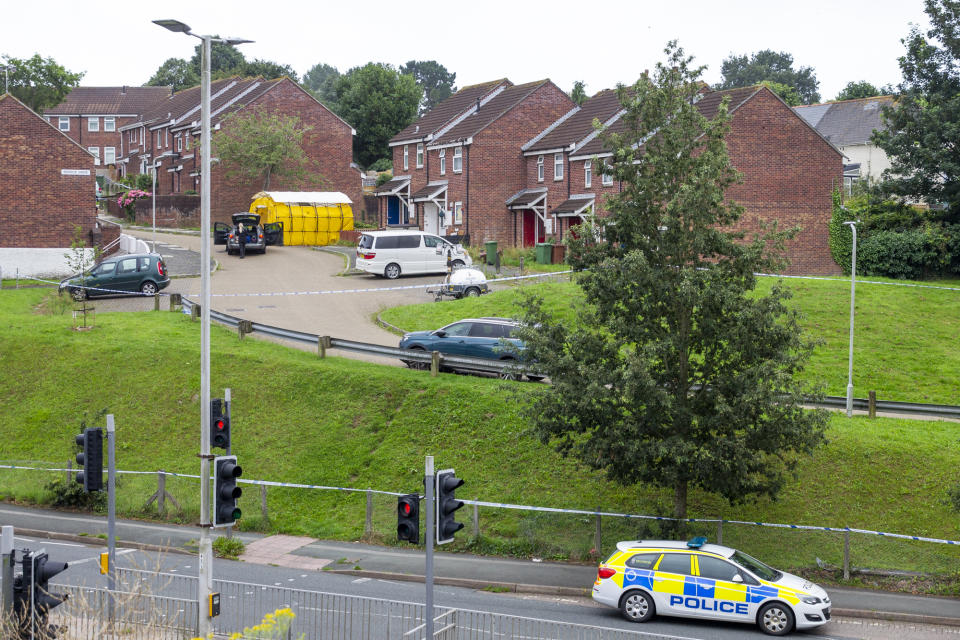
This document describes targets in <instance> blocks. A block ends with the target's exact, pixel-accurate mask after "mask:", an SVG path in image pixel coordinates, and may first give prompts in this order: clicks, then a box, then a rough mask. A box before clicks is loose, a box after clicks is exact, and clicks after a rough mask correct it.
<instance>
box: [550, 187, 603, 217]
mask: <svg viewBox="0 0 960 640" xmlns="http://www.w3.org/2000/svg"><path fill="white" fill-rule="evenodd" d="M594 200H595V197H594V195H593V194H592V193H585V194H577V195H573V196H570V198H569V199H567V200H564V201H563V202H561V203H560V204H559V205H557V208H556V209H554V210H553V211H551V212H550V213H552V214H553V215H555V216H557V217H558V218H572V217H574V216H580V217H581V218H582V217H583V216H584V214H585V213H589V211H590V210H592V209H593V203H594Z"/></svg>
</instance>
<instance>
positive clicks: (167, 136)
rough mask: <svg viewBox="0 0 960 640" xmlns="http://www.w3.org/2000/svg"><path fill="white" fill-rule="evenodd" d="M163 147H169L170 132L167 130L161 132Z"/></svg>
mask: <svg viewBox="0 0 960 640" xmlns="http://www.w3.org/2000/svg"><path fill="white" fill-rule="evenodd" d="M163 146H165V147H169V146H170V130H169V129H164V130H163Z"/></svg>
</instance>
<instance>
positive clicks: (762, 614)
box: [593, 537, 830, 636]
mask: <svg viewBox="0 0 960 640" xmlns="http://www.w3.org/2000/svg"><path fill="white" fill-rule="evenodd" d="M593 599H594V600H596V601H597V602H599V603H601V604H605V605H608V606H611V607H616V608H618V609H620V611H621V613H622V614H623V617H625V618H626V619H627V620H629V621H631V622H646V621H648V620H650V619H651V618H653V616H654V615H656V614H660V615H662V616H682V617H687V618H704V619H709V620H728V621H733V622H748V623H752V624H757V625H758V626H759V627H760V630H761V631H763V632H764V633H766V634H768V635H772V636H783V635H787V634H788V633H790V632H791V631H793V630H794V629H810V628H813V627H817V626H819V625H822V624H826V622H827V621H828V620H829V619H830V597H829V596H828V595H827V592H826V591H824V590H823V589H822V588H820V587H819V586H817V585H815V584H813V583H812V582H808V581H807V580H805V579H803V578H800V577H798V576H795V575H791V574H789V573H784V572H782V571H777V570H776V569H774V568H772V567H768V566H767V565H765V564H764V563H762V562H760V561H759V560H757V559H755V558H751V557H750V556H748V555H747V554H745V553H743V552H742V551H737V550H736V549H731V548H730V547H723V546H720V545H716V544H707V539H706V538H702V537H701V538H694V539H693V540H691V541H689V542H687V543H684V542H676V541H670V540H633V541H628V542H619V543H617V550H616V552H614V554H613V555H612V556H610V557H609V558H607V560H606V561H605V562H603V563H602V564H601V565H600V567H599V569H598V570H597V579H596V581H595V582H594V583H593Z"/></svg>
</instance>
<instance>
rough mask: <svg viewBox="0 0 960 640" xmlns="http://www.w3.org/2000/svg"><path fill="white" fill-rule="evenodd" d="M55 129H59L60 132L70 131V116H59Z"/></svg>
mask: <svg viewBox="0 0 960 640" xmlns="http://www.w3.org/2000/svg"><path fill="white" fill-rule="evenodd" d="M57 129H60V131H70V116H60V118H59V119H58V120H57Z"/></svg>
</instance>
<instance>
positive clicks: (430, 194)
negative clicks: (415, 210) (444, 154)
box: [410, 180, 447, 202]
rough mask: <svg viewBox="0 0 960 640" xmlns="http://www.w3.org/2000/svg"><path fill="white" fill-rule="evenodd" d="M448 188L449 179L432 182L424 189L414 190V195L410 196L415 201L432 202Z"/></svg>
mask: <svg viewBox="0 0 960 640" xmlns="http://www.w3.org/2000/svg"><path fill="white" fill-rule="evenodd" d="M446 190H447V181H446V180H444V181H443V182H431V183H430V184H428V185H427V186H425V187H424V188H422V189H417V190H416V191H414V192H413V195H412V196H410V199H411V200H413V201H414V202H430V201H431V200H434V199H436V198H438V197H440V195H442V194H443V192H444V191H446Z"/></svg>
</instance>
